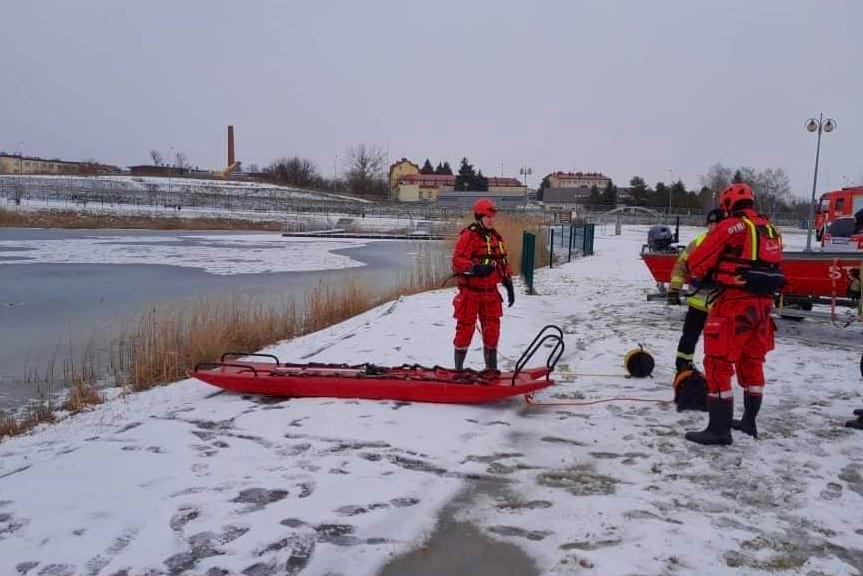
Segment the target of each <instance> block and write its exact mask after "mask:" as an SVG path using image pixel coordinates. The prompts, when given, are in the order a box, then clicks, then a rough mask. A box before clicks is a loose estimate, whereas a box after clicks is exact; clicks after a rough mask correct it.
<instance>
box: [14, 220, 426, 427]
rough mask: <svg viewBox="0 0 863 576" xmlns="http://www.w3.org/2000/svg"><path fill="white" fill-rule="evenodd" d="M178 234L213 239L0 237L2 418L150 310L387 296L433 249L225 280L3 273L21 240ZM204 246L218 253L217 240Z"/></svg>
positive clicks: (181, 273)
mask: <svg viewBox="0 0 863 576" xmlns="http://www.w3.org/2000/svg"><path fill="white" fill-rule="evenodd" d="M229 234H231V235H232V236H235V235H237V233H236V232H230V233H229ZM241 234H242V233H241ZM252 234H254V233H249V235H250V236H251V235H252ZM180 235H181V236H182V238H178V240H177V242H179V243H180V244H182V243H183V242H194V243H195V244H196V245H200V244H201V242H202V241H203V239H202V238H200V237H202V236H210V237H212V236H218V235H219V234H218V233H213V232H201V233H195V232H183V233H182V234H179V233H177V232H141V231H137V230H136V231H128V232H125V231H97V232H94V231H68V230H63V231H60V230H33V229H10V228H5V229H4V228H0V241H12V242H13V244H11V245H7V246H5V247H2V248H0V410H2V409H5V408H9V407H14V406H19V405H21V404H22V403H23V402H24V401H26V400H27V399H29V398H32V397H33V396H34V395H35V394H36V389H35V386H34V384H33V383H27V382H26V379H27V378H26V376H27V374H28V373H30V374H34V375H35V376H36V378H33V379H32V380H33V381H37V380H40V379H44V378H40V377H41V376H44V375H45V374H46V373H47V372H48V370H49V368H50V367H51V366H52V365H53V366H54V373H55V374H58V375H59V374H61V373H62V366H63V362H64V361H67V360H68V359H69V358H70V357H71V358H72V359H73V360H75V362H78V361H79V359H80V353H81V351H82V350H83V349H85V348H91V349H93V350H96V351H97V354H101V355H102V356H103V357H107V351H108V349H109V348H110V342H111V340H112V339H114V338H116V336H117V335H118V334H120V333H121V332H122V331H123V330H124V329H127V328H128V327H129V325H130V323H131V321H132V320H133V319H135V318H137V317H139V316H140V315H141V314H142V313H144V312H146V311H147V310H149V309H150V308H152V307H154V306H165V305H169V304H177V303H178V302H179V303H180V304H182V302H184V301H192V300H194V299H196V298H201V297H225V298H230V297H232V296H234V295H242V296H243V297H250V298H254V300H255V301H256V302H260V301H264V302H273V303H274V305H276V304H278V303H284V302H286V301H287V300H288V299H289V298H291V297H294V300H295V301H296V302H297V304H302V302H303V297H304V294H305V293H306V292H307V291H309V290H310V289H313V288H315V287H316V286H318V284H319V283H323V284H325V285H330V286H338V285H340V284H343V283H346V282H348V281H349V280H354V281H359V282H361V283H363V285H365V286H368V287H370V288H372V289H381V290H387V289H389V288H392V287H394V286H396V285H397V284H398V282H399V280H400V279H403V278H404V277H405V276H406V274H408V273H409V271H410V270H411V269H413V266H414V262H415V259H416V254H417V253H418V252H419V251H425V252H428V251H429V250H430V249H431V250H434V248H430V247H429V245H428V243H423V244H424V245H422V246H420V245H419V244H420V243H418V242H410V241H377V242H370V243H369V244H368V245H366V246H362V247H356V248H346V249H341V250H338V251H337V253H339V254H342V255H345V256H349V257H350V258H352V259H354V260H357V261H359V262H362V263H363V264H364V266H362V267H356V268H345V269H336V270H324V271H314V272H283V273H265V274H241V275H233V276H225V275H214V274H210V273H207V272H205V271H203V270H199V269H194V268H183V267H179V266H163V265H135V264H38V263H26V264H23V263H22V264H2V262H3V261H5V262H12V261H16V260H17V261H19V262H21V261H22V260H21V258H24V257H26V251H24V250H20V249H16V248H15V247H14V242H16V241H22V240H45V241H51V240H63V239H71V238H100V239H105V238H116V240H117V241H118V242H123V240H124V236H156V237H158V236H164V237H169V238H177V237H178V236H180ZM195 237H198V238H195ZM284 240H285V242H286V243H288V242H291V239H289V238H285V239H284ZM208 242H210V243H211V244H212V245H213V246H214V247H215V246H216V244H217V240H215V239H214V240H212V241H208ZM205 243H206V242H205ZM250 244H251V243H250ZM234 250H237V248H236V246H234ZM237 256H238V255H237V254H233V255H230V257H232V258H236V257H237ZM314 257H315V254H314V253H310V254H309V258H310V259H313V258H314Z"/></svg>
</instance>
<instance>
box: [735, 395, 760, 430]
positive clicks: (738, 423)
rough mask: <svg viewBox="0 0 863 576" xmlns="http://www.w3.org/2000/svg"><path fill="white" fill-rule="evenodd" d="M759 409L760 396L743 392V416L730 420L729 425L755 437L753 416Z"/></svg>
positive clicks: (756, 428)
mask: <svg viewBox="0 0 863 576" xmlns="http://www.w3.org/2000/svg"><path fill="white" fill-rule="evenodd" d="M759 410H761V396H752V395H750V394H744V395H743V418H741V419H740V420H736V419H735V420H732V421H731V427H732V428H734V429H735V430H740V431H741V432H743V433H744V434H749V435H750V436H752V437H753V438H756V439H757V438H758V427H757V426H756V425H755V417H756V416H758V411H759Z"/></svg>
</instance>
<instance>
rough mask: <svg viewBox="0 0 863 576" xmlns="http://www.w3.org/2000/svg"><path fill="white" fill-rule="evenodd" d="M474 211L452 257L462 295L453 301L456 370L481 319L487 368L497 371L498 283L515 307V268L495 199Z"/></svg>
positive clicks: (500, 312) (480, 202)
mask: <svg viewBox="0 0 863 576" xmlns="http://www.w3.org/2000/svg"><path fill="white" fill-rule="evenodd" d="M473 213H474V219H475V220H476V221H475V222H474V223H473V224H471V225H470V226H468V227H467V228H465V229H464V230H462V231H461V233H460V234H459V237H458V240H457V241H456V245H455V250H454V251H453V256H452V269H453V272H454V273H455V275H456V276H457V277H458V294H456V297H455V299H454V300H453V308H454V311H453V316H454V317H455V319H456V331H455V339H454V341H453V345H454V347H455V369H456V370H463V369H464V361H465V358H466V357H467V350H468V347H469V346H470V342H471V340H472V339H473V333H474V330H475V329H476V321H477V319H479V322H480V324H481V327H482V342H483V353H484V354H483V355H484V357H485V368H486V370H497V343H498V339H499V338H500V318H501V316H503V305H502V300H501V296H500V293H499V292H498V291H497V285H498V283H501V284H503V286H504V288H506V294H507V304H508V305H509V306H512V305H513V303H514V302H515V289H514V288H513V285H512V268H511V267H510V264H509V261H508V260H507V255H506V249H505V248H504V244H503V238H502V237H501V235H500V234H499V233H498V232H497V230H495V229H494V219H495V216H496V215H497V208H496V207H495V205H494V202H492V201H491V200H489V199H488V198H480V199H479V200H477V201H476V202H474V205H473Z"/></svg>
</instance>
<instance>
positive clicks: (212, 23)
mask: <svg viewBox="0 0 863 576" xmlns="http://www.w3.org/2000/svg"><path fill="white" fill-rule="evenodd" d="M861 30H863V2H861V1H859V0H820V1H815V0H812V1H802V0H761V1H759V0H723V1H721V2H720V1H713V2H706V1H695V0H680V1H674V0H652V1H638V0H632V1H622V0H621V1H613V0H611V1H600V0H595V1H590V2H588V1H576V0H570V1H555V2H550V1H549V2H543V1H536V2H528V1H527V0H525V1H521V2H517V1H510V0H493V1H492V0H490V1H471V0H461V1H455V0H434V1H431V0H429V1H425V2H412V1H409V0H401V1H396V0H392V1H375V0H363V1H359V0H332V1H327V0H317V1H312V0H308V1H306V2H290V1H275V0H269V1H256V0H248V1H243V2H239V1H234V2H227V1H204V0H197V1H191V0H190V1H175V0H149V1H147V2H131V1H128V2H127V1H122V0H76V1H74V2H73V1H68V0H41V1H38V2H36V1H24V0H20V1H14V2H13V1H8V2H3V10H2V20H0V63H2V81H0V87H2V88H0V104H2V105H0V149H2V150H5V151H6V152H16V151H17V150H18V146H19V143H20V142H22V141H23V142H24V144H23V149H24V153H25V154H27V155H40V156H45V157H60V158H64V159H70V160H77V159H85V158H96V159H98V160H100V161H103V162H108V163H112V164H118V165H121V166H127V165H131V164H143V163H150V158H149V155H148V152H149V150H150V149H152V148H158V149H160V150H161V151H162V152H163V153H165V154H167V153H168V152H169V150H170V148H171V147H173V148H174V149H175V150H180V151H183V152H184V153H185V154H186V155H187V156H188V158H189V160H190V161H191V163H192V164H193V165H198V166H201V167H207V168H220V167H222V166H224V164H225V157H226V152H225V132H226V130H225V127H226V125H227V124H234V126H235V127H236V130H237V156H238V158H239V159H240V160H242V161H244V163H245V164H247V165H248V164H251V163H256V164H259V165H261V166H264V165H266V164H268V163H269V162H270V161H271V160H272V159H274V158H276V157H279V156H288V155H299V156H303V157H308V158H311V159H312V160H314V161H315V162H316V163H317V165H318V168H319V170H320V171H321V172H322V173H323V174H324V175H326V176H331V175H332V173H333V169H334V162H335V158H336V156H340V157H341V158H344V156H345V151H346V150H347V149H348V148H350V147H351V146H354V145H356V144H358V143H361V142H364V143H369V144H375V145H379V146H381V148H383V149H384V150H388V152H389V157H390V159H396V158H398V157H401V156H407V157H408V158H411V159H413V160H415V161H419V162H421V161H422V160H423V159H424V158H426V157H428V158H430V159H431V160H432V162H435V163H436V162H437V161H438V160H440V159H446V160H449V161H450V163H451V164H453V166H454V167H456V164H457V163H458V161H459V160H460V158H461V157H462V156H467V157H468V158H469V159H470V160H471V162H472V163H473V164H474V165H475V166H477V167H478V168H481V169H482V170H483V172H484V173H485V174H486V175H488V176H498V175H500V174H501V166H502V171H503V174H504V175H507V176H512V175H517V174H518V169H519V167H520V166H524V165H526V166H530V167H532V168H533V172H534V175H533V176H532V177H531V180H530V184H531V185H534V186H535V185H536V184H538V182H539V178H540V177H541V175H543V174H546V173H548V172H551V171H554V170H582V171H602V172H604V173H606V174H608V175H609V176H611V177H612V178H613V179H614V180H615V182H617V183H618V184H621V185H623V184H626V183H628V181H629V179H630V178H631V177H632V176H633V175H640V176H642V177H644V178H645V179H646V180H647V181H648V183H650V184H651V185H652V184H654V183H655V182H656V181H658V180H662V181H666V182H667V181H670V180H671V179H672V175H673V177H674V178H682V179H683V180H684V182H685V183H686V184H687V186H689V187H695V186H696V185H698V183H699V182H698V177H699V175H700V174H704V173H705V172H706V171H707V169H708V167H709V166H710V165H711V164H713V163H715V162H722V163H724V164H726V165H730V166H735V167H736V166H739V165H750V166H752V167H754V168H756V169H765V168H776V167H782V168H783V169H785V171H786V172H787V173H788V175H789V176H790V177H791V184H792V188H793V191H794V193H795V194H796V195H800V196H808V194H809V193H810V188H811V182H812V169H813V164H814V157H815V144H816V137H815V136H814V135H813V134H810V133H808V132H806V131H805V130H804V128H803V124H804V120H805V119H806V118H807V117H808V116H811V115H814V114H817V113H818V112H819V111H823V112H825V114H827V115H830V116H832V117H835V118H836V119H837V120H838V128H837V129H836V131H835V132H833V133H831V134H828V135H826V136H825V137H824V139H823V141H822V155H821V160H822V166H821V175H820V176H819V192H821V191H824V190H827V189H829V188H832V187H838V186H842V185H846V184H849V183H851V184H853V183H861V184H863V182H860V180H861V178H863V31H861Z"/></svg>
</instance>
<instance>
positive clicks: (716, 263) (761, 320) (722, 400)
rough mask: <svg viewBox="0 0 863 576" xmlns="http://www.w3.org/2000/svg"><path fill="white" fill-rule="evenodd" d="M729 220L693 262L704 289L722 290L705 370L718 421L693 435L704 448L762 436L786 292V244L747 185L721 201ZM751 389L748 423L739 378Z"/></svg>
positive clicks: (710, 320) (713, 418)
mask: <svg viewBox="0 0 863 576" xmlns="http://www.w3.org/2000/svg"><path fill="white" fill-rule="evenodd" d="M719 207H720V208H722V209H723V210H725V211H726V212H728V214H729V216H728V218H726V219H725V220H723V221H722V222H720V223H719V224H718V225H717V227H716V228H715V229H714V230H713V231H712V232H711V233H710V234H708V235H707V237H706V238H705V240H704V242H702V243H701V245H700V246H698V247H697V248H696V249H695V250H694V251H693V252H692V253H691V254H690V255H689V269H690V271H691V273H692V278H693V279H695V281H696V282H698V281H699V280H700V281H704V282H711V283H712V284H713V285H718V286H719V294H718V296H717V297H716V298H715V300H714V301H713V302H712V303H711V306H710V310H709V312H708V316H707V323H706V324H705V326H704V355H705V356H704V371H705V376H706V377H707V408H708V412H709V414H710V420H709V423H708V424H707V428H706V429H705V430H703V431H701V432H687V433H686V439H687V440H690V441H692V442H697V443H699V444H718V445H728V444H731V442H732V439H731V429H732V428H734V429H735V430H741V431H743V432H745V433H746V434H749V435H750V436H752V437H753V438H757V437H758V429H757V427H756V426H755V417H756V416H757V415H758V411H759V410H760V408H761V396H762V392H763V390H764V369H763V367H764V357H765V355H766V354H767V352H769V351H770V350H772V349H773V333H774V329H775V328H774V325H773V320H772V319H771V318H770V311H771V309H772V308H773V294H774V293H775V292H776V291H777V290H779V289H780V288H781V287H782V284H783V283H784V278H783V276H782V270H781V264H782V238H781V236H780V235H779V232H778V231H777V230H776V228H774V227H773V225H772V224H771V223H770V221H769V220H768V219H767V217H765V216H762V215H760V214H758V213H757V212H755V195H754V194H753V193H752V189H751V188H750V187H749V186H748V185H746V184H732V185H731V186H729V187H728V188H726V189H725V190H724V191H723V192H722V194H721V195H720V197H719ZM735 368H736V369H737V382H738V384H740V386H741V387H742V388H743V406H744V412H743V418H742V419H741V420H732V414H733V411H734V396H733V393H732V391H731V376H732V375H734V370H735Z"/></svg>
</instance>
